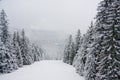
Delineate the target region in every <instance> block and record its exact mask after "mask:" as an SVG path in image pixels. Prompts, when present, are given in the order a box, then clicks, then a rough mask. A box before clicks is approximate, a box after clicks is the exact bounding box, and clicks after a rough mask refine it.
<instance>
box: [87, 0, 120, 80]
mask: <svg viewBox="0 0 120 80" xmlns="http://www.w3.org/2000/svg"><path fill="white" fill-rule="evenodd" d="M95 34H96V36H97V37H96V38H95V39H96V40H95V46H94V48H95V49H93V50H95V54H94V56H95V64H94V66H95V67H93V68H95V69H96V72H95V77H94V80H120V0H103V1H101V2H100V6H99V7H98V14H97V17H96V33H95ZM93 53H94V52H93ZM90 75H91V74H90ZM87 80H93V79H87Z"/></svg>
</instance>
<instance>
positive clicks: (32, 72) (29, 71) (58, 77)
mask: <svg viewBox="0 0 120 80" xmlns="http://www.w3.org/2000/svg"><path fill="white" fill-rule="evenodd" d="M0 80H84V78H83V77H80V76H79V75H78V74H77V73H75V69H74V68H73V67H72V66H70V65H67V64H65V63H63V62H62V61H56V60H44V61H40V62H36V63H34V64H32V65H30V66H24V67H23V68H21V69H19V70H17V71H15V72H13V73H10V74H4V75H0Z"/></svg>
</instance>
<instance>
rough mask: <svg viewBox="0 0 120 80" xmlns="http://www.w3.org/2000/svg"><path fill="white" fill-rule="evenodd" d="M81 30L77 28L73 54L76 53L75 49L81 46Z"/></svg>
mask: <svg viewBox="0 0 120 80" xmlns="http://www.w3.org/2000/svg"><path fill="white" fill-rule="evenodd" d="M81 44H82V43H81V32H80V29H78V31H77V34H76V37H75V54H77V51H78V50H79V48H80V46H81Z"/></svg>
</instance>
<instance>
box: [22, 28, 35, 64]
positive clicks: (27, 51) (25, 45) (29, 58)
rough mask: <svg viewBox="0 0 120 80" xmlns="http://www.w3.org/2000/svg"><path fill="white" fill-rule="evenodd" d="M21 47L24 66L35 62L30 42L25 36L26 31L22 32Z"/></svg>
mask: <svg viewBox="0 0 120 80" xmlns="http://www.w3.org/2000/svg"><path fill="white" fill-rule="evenodd" d="M20 47H21V55H22V58H23V65H30V64H32V63H33V62H34V59H33V54H32V50H31V45H30V42H29V40H28V39H27V37H26V36H25V32H24V30H22V35H21V43H20Z"/></svg>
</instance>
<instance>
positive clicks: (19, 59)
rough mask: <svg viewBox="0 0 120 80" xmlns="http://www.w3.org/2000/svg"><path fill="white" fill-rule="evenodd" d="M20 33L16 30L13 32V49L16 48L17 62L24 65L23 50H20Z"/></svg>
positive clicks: (19, 65) (20, 65)
mask: <svg viewBox="0 0 120 80" xmlns="http://www.w3.org/2000/svg"><path fill="white" fill-rule="evenodd" d="M19 39H20V38H19V34H18V32H14V34H13V42H12V43H13V49H14V54H15V56H16V59H17V60H16V62H17V65H18V67H22V66H23V58H22V55H21V50H20V46H19Z"/></svg>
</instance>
